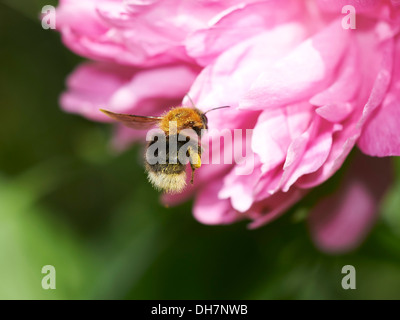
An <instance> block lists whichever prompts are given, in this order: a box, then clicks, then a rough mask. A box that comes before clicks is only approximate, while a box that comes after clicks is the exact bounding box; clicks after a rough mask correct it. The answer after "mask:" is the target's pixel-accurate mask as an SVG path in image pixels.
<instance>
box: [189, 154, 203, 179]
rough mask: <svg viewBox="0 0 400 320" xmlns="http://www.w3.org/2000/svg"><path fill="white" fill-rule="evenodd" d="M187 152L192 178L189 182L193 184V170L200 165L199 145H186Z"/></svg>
mask: <svg viewBox="0 0 400 320" xmlns="http://www.w3.org/2000/svg"><path fill="white" fill-rule="evenodd" d="M188 153H189V162H190V167H191V168H192V179H191V180H190V183H191V184H193V181H194V172H195V170H196V169H198V168H200V167H201V151H200V146H194V147H191V146H190V147H188Z"/></svg>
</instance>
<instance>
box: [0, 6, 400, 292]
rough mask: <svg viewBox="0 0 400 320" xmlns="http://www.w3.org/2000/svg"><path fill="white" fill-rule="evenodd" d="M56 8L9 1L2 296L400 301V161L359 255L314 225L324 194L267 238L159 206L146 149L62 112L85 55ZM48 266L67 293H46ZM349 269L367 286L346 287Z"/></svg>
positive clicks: (4, 30)
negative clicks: (43, 19)
mask: <svg viewBox="0 0 400 320" xmlns="http://www.w3.org/2000/svg"><path fill="white" fill-rule="evenodd" d="M45 4H52V5H56V1H33V0H19V1H14V0H12V1H11V0H10V1H8V0H7V1H3V2H0V26H1V27H0V35H1V36H0V39H1V43H2V49H1V51H0V61H1V63H2V67H1V78H0V105H1V110H2V111H1V125H0V298H1V299H399V298H400V197H399V194H400V179H399V177H400V162H399V161H398V160H397V159H396V165H397V174H396V175H397V177H398V179H397V181H398V182H397V183H396V185H395V186H394V188H393V189H392V190H391V192H390V193H389V194H388V196H387V199H386V201H385V203H384V206H383V210H382V211H383V212H382V216H381V219H380V220H379V221H378V223H377V225H376V227H375V228H374V229H373V231H372V233H371V234H370V236H369V237H368V239H367V241H366V242H365V243H364V244H363V245H362V246H361V248H359V249H358V250H356V251H355V252H352V253H350V254H346V255H339V256H329V255H326V254H323V253H321V252H319V251H318V250H317V249H315V248H314V246H313V244H312V243H311V240H310V238H309V235H308V230H307V225H306V223H305V219H304V217H305V216H306V214H307V207H308V204H312V202H313V199H315V198H316V195H315V194H314V196H312V195H311V197H309V198H308V199H307V200H306V201H304V202H303V204H302V205H299V206H297V207H296V208H294V209H293V210H292V211H291V212H289V213H288V214H286V215H284V216H283V217H282V218H280V219H278V220H277V221H275V222H273V223H271V224H269V225H267V226H265V227H263V228H260V229H258V230H254V231H249V230H247V229H246V224H245V223H238V224H235V225H230V226H204V225H201V224H199V223H198V222H196V221H195V219H194V218H193V217H192V215H191V206H192V203H190V202H189V203H186V204H183V205H181V206H178V207H175V208H170V209H167V208H164V207H163V206H162V205H161V204H160V203H159V202H158V201H156V199H158V198H159V195H158V193H157V192H156V191H154V190H153V189H152V188H151V186H149V184H148V183H147V182H146V177H145V174H144V172H143V167H142V165H141V163H140V153H141V148H140V147H139V146H137V147H133V148H132V149H131V150H129V151H127V152H125V153H122V154H118V155H115V154H113V153H112V152H111V151H110V149H109V140H110V137H111V134H112V129H111V128H110V126H108V125H104V124H99V123H93V122H89V121H87V120H85V119H82V118H81V117H78V116H74V115H70V114H66V113H64V112H62V111H61V110H60V108H59V105H58V97H59V94H60V93H61V92H62V91H63V89H64V82H65V79H66V77H67V75H68V74H69V73H70V72H71V71H72V70H73V69H74V67H75V66H76V65H77V64H78V63H79V62H81V61H82V59H81V58H79V57H77V56H75V55H74V54H72V53H71V52H70V51H69V50H68V49H66V48H65V47H64V46H63V45H62V44H61V41H60V37H59V34H57V33H56V32H53V31H50V30H43V29H42V28H41V25H40V22H39V20H38V14H39V12H40V10H41V7H42V6H43V5H45ZM332 181H333V182H332V183H334V181H335V179H333V180H332ZM49 264H50V265H54V266H55V268H56V272H57V274H56V275H57V276H56V279H57V284H56V285H57V288H56V290H44V289H42V287H41V280H42V277H43V276H44V275H43V274H42V273H41V269H42V267H43V266H44V265H49ZM346 264H351V265H354V266H355V267H356V270H357V289H356V290H347V291H346V290H343V289H342V288H341V279H342V277H343V275H342V274H341V268H342V266H344V265H346Z"/></svg>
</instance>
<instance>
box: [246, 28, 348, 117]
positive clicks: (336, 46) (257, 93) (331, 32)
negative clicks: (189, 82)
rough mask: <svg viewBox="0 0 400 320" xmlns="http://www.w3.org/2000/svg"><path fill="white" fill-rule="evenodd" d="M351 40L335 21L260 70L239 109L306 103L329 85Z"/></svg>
mask: <svg viewBox="0 0 400 320" xmlns="http://www.w3.org/2000/svg"><path fill="white" fill-rule="evenodd" d="M350 39H351V36H350V33H349V32H347V30H344V29H343V28H342V27H341V25H340V21H338V20H335V21H334V22H333V23H331V25H330V26H328V27H326V28H324V29H323V31H321V32H320V33H318V34H316V35H315V36H314V37H312V38H311V39H308V40H306V41H305V42H303V43H302V44H301V45H299V46H298V47H297V48H296V49H295V50H293V51H292V52H291V53H290V54H289V55H287V56H285V57H283V58H282V59H280V60H278V61H277V62H275V63H274V64H272V65H271V66H268V67H267V68H266V70H263V72H262V74H261V75H260V76H259V77H258V78H257V79H256V80H255V81H254V83H253V84H252V87H251V90H250V91H249V92H247V94H246V96H245V97H244V98H243V99H242V100H241V101H240V108H241V109H251V110H259V109H265V108H273V107H280V106H283V105H285V104H289V103H294V102H298V101H301V100H302V99H309V98H310V97H311V96H312V95H315V94H316V93H317V92H319V91H320V90H322V89H323V88H324V87H325V86H326V85H327V84H328V83H329V82H328V81H331V77H332V76H333V74H334V73H335V71H336V68H337V65H338V63H339V62H340V61H341V58H342V56H343V54H344V53H345V49H346V48H347V47H348V44H349V41H350Z"/></svg>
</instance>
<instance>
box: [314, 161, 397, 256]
mask: <svg viewBox="0 0 400 320" xmlns="http://www.w3.org/2000/svg"><path fill="white" fill-rule="evenodd" d="M391 177H392V171H391V166H390V161H389V159H378V158H370V157H366V156H362V155H361V154H357V156H356V158H355V159H353V164H352V166H351V168H350V169H349V170H348V175H347V176H346V178H345V180H344V181H343V183H342V186H341V187H340V188H339V190H338V191H337V192H336V193H335V194H333V195H331V196H328V197H326V198H325V199H323V200H321V201H320V203H319V204H318V205H316V206H315V208H314V209H313V210H312V211H311V213H310V216H309V227H310V231H311V235H312V238H313V239H314V242H315V243H316V245H317V246H318V247H319V248H320V249H322V250H324V251H326V252H330V253H340V252H345V251H349V250H352V249H354V248H356V247H357V246H358V245H359V244H360V243H361V242H362V241H363V240H364V238H365V236H366V235H367V233H368V232H369V230H370V229H371V227H372V226H373V223H374V221H375V220H376V217H377V213H378V210H379V209H378V205H379V202H380V200H381V198H382V196H383V195H384V193H385V191H386V190H387V188H388V186H389V185H390V182H391Z"/></svg>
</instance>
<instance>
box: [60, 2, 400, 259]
mask: <svg viewBox="0 0 400 320" xmlns="http://www.w3.org/2000/svg"><path fill="white" fill-rule="evenodd" d="M345 5H352V6H353V7H354V9H355V11H356V17H355V18H356V29H354V30H353V29H346V28H344V27H343V19H348V17H346V14H343V13H342V8H343V6H345ZM57 17H58V20H57V24H58V25H57V27H58V30H59V31H60V32H61V34H62V37H63V41H64V43H65V44H66V45H67V46H68V47H69V48H71V50H73V51H75V52H76V53H78V54H80V55H83V56H85V57H87V58H90V59H92V60H95V62H91V63H87V64H84V65H83V66H80V67H78V69H77V70H76V71H75V72H74V73H73V74H72V75H71V76H70V78H69V80H68V90H67V92H66V93H64V94H63V96H62V97H61V104H62V106H63V108H64V109H65V110H66V111H69V112H75V113H80V114H82V115H84V116H86V117H88V118H90V119H92V120H96V121H97V120H98V121H107V120H108V119H105V118H104V116H103V115H102V114H101V113H100V112H99V111H98V109H99V108H100V107H107V108H108V109H110V110H112V111H116V112H123V113H132V114H141V115H157V114H160V113H161V112H163V111H164V110H165V109H167V108H169V107H170V106H172V105H179V104H181V102H182V98H183V97H184V95H185V93H186V92H189V95H190V96H191V97H192V99H193V100H194V101H195V102H196V104H197V106H198V107H199V108H200V109H202V110H204V111H206V110H209V109H211V108H213V107H217V106H222V105H230V106H231V108H230V109H222V110H219V111H214V112H212V113H210V114H209V115H208V118H209V128H216V129H228V130H231V131H232V132H233V130H234V129H253V132H252V136H251V142H250V143H251V149H250V153H251V156H252V157H253V158H254V170H253V171H252V172H251V174H248V175H239V174H238V171H239V170H243V169H246V166H247V165H248V164H243V163H242V164H219V165H214V164H210V165H203V166H202V168H201V169H200V170H199V171H198V172H196V180H195V184H194V186H189V187H188V188H187V189H186V190H185V191H184V192H183V193H182V194H180V195H175V196H164V197H163V201H164V202H167V203H169V204H173V203H176V202H180V201H183V200H184V199H185V198H187V197H189V196H192V195H194V197H195V204H194V209H193V212H194V215H195V217H196V219H198V220H199V221H200V222H202V223H206V224H227V223H232V222H234V221H238V220H240V219H250V220H252V222H251V223H250V225H249V226H250V228H256V227H259V226H261V225H263V224H265V223H267V222H270V221H271V220H273V219H275V218H277V217H279V216H280V215H281V214H282V213H283V212H285V211H286V210H287V209H288V208H290V207H291V206H292V205H293V204H294V203H296V202H297V201H299V200H300V199H301V198H302V197H303V196H304V195H306V194H307V193H308V192H309V191H310V190H312V189H313V188H314V187H316V186H318V185H320V184H322V183H323V182H325V181H326V180H328V179H329V178H330V177H331V176H332V175H333V174H335V172H336V171H337V170H338V169H340V168H341V166H342V164H343V162H344V161H345V160H346V158H347V157H348V155H349V153H350V152H351V151H352V150H353V149H354V148H355V147H356V145H357V146H358V148H359V149H360V150H361V151H362V152H363V153H364V154H365V155H369V156H378V157H386V156H398V155H400V132H399V130H400V129H399V128H400V111H399V110H400V102H399V101H400V36H399V28H400V6H398V1H389V0H386V1H375V0H368V1H358V0H347V1H344V0H343V1H342V0H336V1H326V0H316V1H298V0H270V1H233V0H232V1H212V0H202V1H183V0H165V1H157V0H147V1H145V0H142V1H140V0H136V1H122V0H97V1H95V0H90V1H85V2H83V1H78V0H63V1H60V6H59V8H58V16H57ZM183 102H184V104H188V101H186V100H184V101H183ZM143 136H144V133H143V132H136V131H133V130H129V129H125V128H121V127H119V128H118V131H117V133H116V136H115V137H114V143H115V145H116V146H117V147H119V148H123V147H126V146H127V145H128V144H129V143H131V142H132V141H134V140H135V139H137V138H138V137H143ZM210 138H212V134H210ZM240 142H242V141H240ZM235 143H236V141H235ZM235 146H236V145H234V147H235ZM222 148H223V147H222ZM239 149H240V147H239ZM216 151H221V150H220V149H219V148H218V150H211V152H216ZM365 155H356V157H355V159H353V162H354V163H353V165H352V166H351V168H353V169H350V170H349V172H348V175H347V177H346V178H345V179H344V180H343V181H342V186H341V188H340V189H339V190H338V192H337V193H336V194H334V195H332V196H331V198H326V199H322V200H321V202H320V203H318V204H316V206H315V208H314V209H313V210H312V212H311V214H310V219H309V222H310V230H311V234H312V237H313V239H314V240H315V241H316V243H317V245H318V246H319V247H320V248H321V249H323V250H325V251H329V252H340V251H345V250H349V249H352V248H354V247H355V246H356V245H357V244H359V243H360V242H361V241H362V240H363V238H364V237H365V235H366V232H367V231H368V229H369V228H370V227H371V225H372V222H373V221H374V220H375V219H376V215H377V212H378V211H379V209H378V208H379V202H380V199H381V198H382V196H383V194H384V191H385V190H386V188H387V187H388V186H389V184H390V177H391V174H390V170H389V169H390V168H389V167H390V164H388V161H387V160H388V159H378V158H374V159H371V158H368V157H367V156H365ZM377 173H378V174H377ZM371 179H376V183H375V182H374V181H375V180H371Z"/></svg>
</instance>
